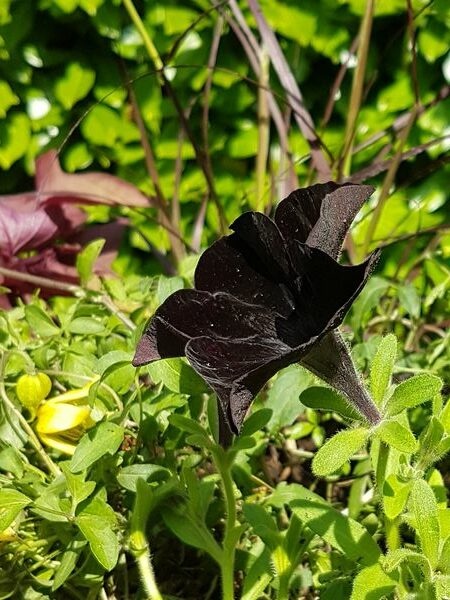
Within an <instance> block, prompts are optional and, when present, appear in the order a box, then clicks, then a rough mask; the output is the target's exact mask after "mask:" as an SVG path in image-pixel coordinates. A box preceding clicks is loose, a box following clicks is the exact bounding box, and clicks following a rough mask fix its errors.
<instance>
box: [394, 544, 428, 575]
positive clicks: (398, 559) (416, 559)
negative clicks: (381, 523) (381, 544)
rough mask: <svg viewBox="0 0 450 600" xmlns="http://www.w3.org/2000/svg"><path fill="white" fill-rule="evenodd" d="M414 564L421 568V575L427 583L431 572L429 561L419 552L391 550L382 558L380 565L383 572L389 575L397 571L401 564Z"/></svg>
mask: <svg viewBox="0 0 450 600" xmlns="http://www.w3.org/2000/svg"><path fill="white" fill-rule="evenodd" d="M404 562H406V563H409V564H411V563H413V564H414V563H415V564H418V565H419V567H420V568H421V570H422V572H423V574H424V575H425V577H426V580H427V581H430V580H431V577H432V572H431V566H430V561H429V560H428V559H427V558H426V557H425V556H424V555H423V554H420V553H419V552H414V551H413V550H409V549H408V548H398V549H397V550H393V551H391V552H388V553H387V555H386V556H385V557H384V558H383V561H382V564H383V568H384V570H385V571H387V572H388V573H391V572H392V571H395V570H396V569H398V568H399V567H400V566H401V564H402V563H404Z"/></svg>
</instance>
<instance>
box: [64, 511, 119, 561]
mask: <svg viewBox="0 0 450 600" xmlns="http://www.w3.org/2000/svg"><path fill="white" fill-rule="evenodd" d="M75 523H76V524H77V526H78V528H79V530H80V531H81V533H82V534H83V535H84V537H85V538H86V539H87V541H88V542H89V546H90V548H91V551H92V554H93V555H94V556H95V558H96V559H97V560H98V562H99V563H100V564H101V565H102V567H104V568H105V569H106V570H107V571H111V569H113V568H114V567H115V566H116V564H117V559H118V558H119V549H120V548H119V541H118V539H117V535H116V534H115V533H114V531H113V530H112V528H111V527H110V525H109V523H108V521H107V520H106V519H104V518H102V517H100V516H98V515H92V514H89V513H85V512H81V513H80V514H79V515H77V516H76V517H75Z"/></svg>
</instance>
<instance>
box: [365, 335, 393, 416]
mask: <svg viewBox="0 0 450 600" xmlns="http://www.w3.org/2000/svg"><path fill="white" fill-rule="evenodd" d="M396 356H397V338H396V337H395V335H393V334H392V333H390V334H389V335H387V336H385V337H384V338H383V339H382V340H381V342H380V344H379V346H378V349H377V352H376V354H375V357H374V359H373V362H372V367H371V370H370V389H371V391H372V397H373V399H374V401H375V403H376V404H377V405H378V406H381V404H382V402H383V398H384V396H385V394H386V392H387V390H388V388H389V384H390V382H391V375H392V369H393V368H394V363H395V358H396Z"/></svg>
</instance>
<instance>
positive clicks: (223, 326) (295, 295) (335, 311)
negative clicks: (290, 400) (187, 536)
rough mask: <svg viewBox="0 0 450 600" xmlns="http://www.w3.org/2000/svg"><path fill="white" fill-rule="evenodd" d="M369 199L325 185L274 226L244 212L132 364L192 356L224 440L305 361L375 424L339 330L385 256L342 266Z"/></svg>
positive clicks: (162, 311)
mask: <svg viewBox="0 0 450 600" xmlns="http://www.w3.org/2000/svg"><path fill="white" fill-rule="evenodd" d="M370 193H371V188H369V186H354V185H342V186H339V185H337V184H334V183H328V184H320V185H316V186H311V187H310V188H306V189H305V190H298V191H297V192H294V193H293V194H291V195H290V196H289V197H288V198H286V199H285V200H283V201H282V202H281V203H280V205H279V207H278V209H277V212H276V215H275V221H272V220H271V219H270V218H268V217H267V216H265V215H263V214H261V213H257V212H247V213H244V214H243V215H241V216H240V217H239V218H238V219H236V221H235V222H234V223H233V224H232V225H231V229H232V230H233V231H234V233H233V234H231V235H230V236H227V237H224V238H221V239H220V240H218V241H217V242H215V243H214V244H213V245H212V246H211V247H210V248H209V249H208V250H206V251H205V252H204V254H203V255H202V256H201V258H200V260H199V263H198V266H197V269H196V273H195V286H196V289H195V290H181V291H178V292H175V293H174V294H172V295H171V296H170V297H169V298H168V299H167V300H166V301H165V302H164V303H163V304H162V305H161V306H160V307H159V308H158V310H157V311H156V313H155V315H154V316H153V318H152V319H151V321H150V323H149V324H148V326H147V329H146V331H145V332H144V334H143V336H142V338H141V340H140V342H139V344H138V347H137V350H136V355H135V357H134V360H133V364H134V365H135V366H138V365H142V364H146V363H148V362H151V361H152V360H158V359H160V358H169V357H173V356H183V355H184V356H186V357H187V358H188V360H189V362H190V363H191V365H192V366H193V368H194V369H195V370H196V371H197V372H198V373H199V374H200V375H201V376H202V377H203V378H204V379H205V381H206V382H207V383H208V384H209V385H210V387H211V388H213V390H214V391H215V392H216V394H217V396H218V399H219V403H220V409H221V410H220V415H221V420H222V422H221V426H222V427H221V436H222V440H224V439H225V437H226V435H225V434H226V432H225V430H224V424H225V423H226V425H227V426H228V428H229V430H231V431H232V432H234V433H238V432H239V431H240V428H241V426H242V422H243V420H244V417H245V414H246V412H247V410H248V408H249V406H250V404H251V401H252V399H253V398H254V396H255V395H256V394H257V393H258V391H259V390H260V389H261V388H262V387H263V385H264V384H265V383H266V382H267V380H268V379H270V378H271V377H272V376H273V375H274V374H275V373H276V372H277V371H278V370H279V369H281V368H283V367H285V366H287V365H289V364H291V363H293V362H297V361H301V362H302V364H303V365H305V366H306V367H307V368H309V369H310V370H312V371H313V372H315V373H316V374H318V375H319V376H321V377H323V378H324V379H325V380H326V381H329V382H330V383H332V384H334V385H337V386H338V387H339V389H340V390H341V391H343V393H345V394H347V396H348V397H350V398H352V400H354V402H355V404H356V406H357V407H358V408H360V409H361V407H362V409H361V410H362V412H363V414H365V415H366V417H367V418H368V419H369V420H371V421H372V422H374V421H376V419H377V418H378V415H377V413H376V408H374V411H375V412H373V413H370V410H371V409H370V410H366V411H365V412H364V403H365V402H369V403H370V398H368V396H367V394H365V393H364V392H360V391H358V389H356V388H361V385H360V382H359V380H358V376H357V374H356V372H355V370H354V368H353V364H352V362H351V359H350V357H349V356H348V353H347V352H346V349H345V346H344V344H343V342H342V340H341V338H340V337H339V335H338V334H337V333H336V332H335V331H334V330H335V328H336V327H337V326H338V325H339V324H340V323H341V322H342V320H343V318H344V316H345V314H346V312H347V311H348V309H349V307H350V305H351V304H352V302H353V301H354V299H355V298H356V296H357V295H358V294H359V292H360V291H361V289H362V287H363V286H364V284H365V282H366V281H367V278H368V277H369V275H370V273H371V272H372V270H373V268H374V265H375V262H376V260H377V256H378V255H377V253H374V254H373V255H372V256H370V257H369V259H368V260H367V261H366V262H364V263H362V264H360V265H356V266H342V265H339V264H338V263H337V262H336V260H335V258H336V257H337V256H338V254H339V251H340V247H341V244H342V241H343V238H344V236H345V234H346V232H347V230H348V228H349V226H350V223H351V220H352V219H353V218H354V216H355V214H356V212H357V211H358V210H359V208H360V206H361V204H362V202H363V201H364V200H365V199H366V198H367V197H368V195H370ZM344 354H345V356H344ZM353 397H354V398H353Z"/></svg>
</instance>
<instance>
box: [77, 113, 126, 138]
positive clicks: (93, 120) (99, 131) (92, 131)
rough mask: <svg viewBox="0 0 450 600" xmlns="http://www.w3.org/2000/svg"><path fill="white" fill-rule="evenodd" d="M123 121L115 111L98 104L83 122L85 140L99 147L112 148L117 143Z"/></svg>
mask: <svg viewBox="0 0 450 600" xmlns="http://www.w3.org/2000/svg"><path fill="white" fill-rule="evenodd" d="M121 127H122V121H121V119H120V117H119V115H118V114H117V113H116V111H115V110H113V109H112V108H109V107H108V106H104V105H103V104H97V105H96V106H94V108H93V109H92V110H90V111H89V112H88V114H87V115H86V117H85V118H84V119H83V120H82V121H81V125H80V129H81V132H82V134H83V136H84V138H85V139H86V140H87V141H88V142H91V143H92V144H96V145H99V146H107V147H108V148H112V147H113V146H114V144H115V143H116V141H117V138H118V135H119V131H120V130H121Z"/></svg>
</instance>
